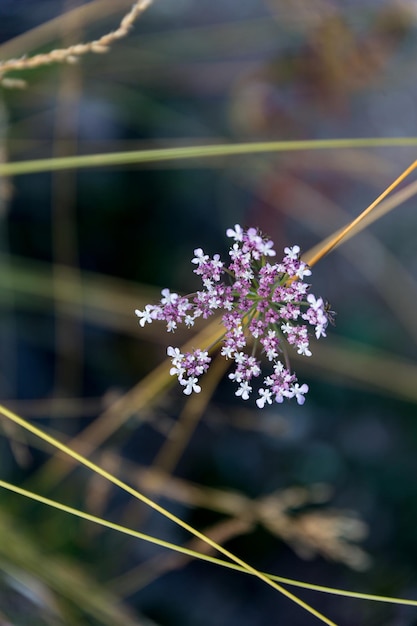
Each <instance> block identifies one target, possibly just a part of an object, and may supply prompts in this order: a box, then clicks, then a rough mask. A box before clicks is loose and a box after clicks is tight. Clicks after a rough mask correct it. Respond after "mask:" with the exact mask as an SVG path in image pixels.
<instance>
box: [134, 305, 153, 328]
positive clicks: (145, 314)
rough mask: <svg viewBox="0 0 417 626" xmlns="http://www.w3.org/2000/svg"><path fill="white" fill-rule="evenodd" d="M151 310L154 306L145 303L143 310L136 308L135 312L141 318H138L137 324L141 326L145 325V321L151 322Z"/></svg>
mask: <svg viewBox="0 0 417 626" xmlns="http://www.w3.org/2000/svg"><path fill="white" fill-rule="evenodd" d="M153 311H154V307H153V306H152V304H147V305H146V306H145V310H144V311H139V309H136V311H135V313H136V315H137V316H138V317H140V318H141V319H140V320H139V324H140V325H141V326H142V328H143V326H145V324H146V322H148V324H151V323H152V322H153V319H154V318H153V317H152V313H153Z"/></svg>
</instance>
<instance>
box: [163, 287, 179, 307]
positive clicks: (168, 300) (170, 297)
mask: <svg viewBox="0 0 417 626" xmlns="http://www.w3.org/2000/svg"><path fill="white" fill-rule="evenodd" d="M161 293H162V295H163V298H161V304H172V303H173V302H175V301H176V300H178V298H179V295H178V294H177V293H171V292H170V290H169V289H162V291H161Z"/></svg>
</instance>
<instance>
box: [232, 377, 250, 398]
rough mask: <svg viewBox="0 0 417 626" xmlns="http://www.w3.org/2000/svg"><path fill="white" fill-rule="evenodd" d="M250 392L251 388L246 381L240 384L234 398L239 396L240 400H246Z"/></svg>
mask: <svg viewBox="0 0 417 626" xmlns="http://www.w3.org/2000/svg"><path fill="white" fill-rule="evenodd" d="M251 391H252V387H251V386H250V385H249V383H248V381H247V380H244V381H243V382H241V383H240V386H239V389H238V390H237V391H236V394H235V395H236V396H241V398H242V400H248V398H249V394H250V392H251Z"/></svg>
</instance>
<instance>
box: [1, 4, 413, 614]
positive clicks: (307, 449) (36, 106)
mask: <svg viewBox="0 0 417 626" xmlns="http://www.w3.org/2000/svg"><path fill="white" fill-rule="evenodd" d="M130 5H131V0H129V1H128V2H125V1H124V0H123V1H122V0H119V2H117V3H113V2H108V1H105V0H95V1H91V2H89V3H84V4H83V3H80V2H75V1H70V0H66V1H62V2H57V1H56V0H54V1H51V0H38V1H37V2H36V3H33V2H29V1H24V0H21V1H20V2H18V3H17V2H12V1H7V0H3V1H2V2H1V3H0V40H1V46H0V58H1V59H3V60H5V59H8V58H12V57H20V56H22V55H24V54H27V55H33V54H36V53H39V52H47V51H49V50H52V49H53V48H60V47H66V46H68V45H71V44H73V43H77V42H83V41H90V40H92V39H95V38H98V37H100V36H101V35H102V34H104V33H106V32H108V31H111V30H114V29H115V28H116V27H117V25H118V24H119V22H120V19H121V18H122V16H123V14H124V13H126V12H127V11H128V10H129V9H130ZM416 20H417V17H416V6H415V3H414V2H412V1H410V2H402V3H399V2H394V1H389V0H378V1H376V0H375V1H373V2H371V1H368V0H361V1H357V0H349V1H344V2H342V1H341V0H337V1H336V0H333V1H329V2H324V1H322V0H291V1H290V2H288V1H287V0H241V1H240V2H238V3H237V2H233V1H231V0H212V1H211V2H210V3H206V2H201V1H198V0H176V1H175V2H167V1H166V0H155V1H154V3H153V4H152V5H151V6H150V7H149V9H148V10H147V11H146V12H145V13H144V14H143V15H142V17H141V18H140V19H139V20H138V21H137V23H136V24H135V26H134V28H133V29H132V31H131V33H130V35H129V36H128V37H127V38H125V39H122V40H120V41H119V42H117V44H115V45H114V46H113V47H112V49H111V51H110V52H109V53H108V54H104V55H99V54H92V55H88V56H85V57H83V58H82V59H81V60H80V62H79V63H77V64H72V65H66V64H65V65H51V66H48V67H42V68H39V69H36V70H31V71H25V72H21V73H19V74H17V73H13V74H11V75H10V76H11V77H16V78H24V79H25V80H26V82H27V85H26V88H25V89H3V90H2V92H1V99H0V141H1V144H0V159H1V160H2V161H10V162H13V161H20V160H31V159H43V158H53V157H64V156H71V155H78V154H80V155H82V154H92V153H110V152H118V151H126V150H142V149H143V150H145V149H152V148H161V147H177V146H182V145H196V146H198V145H209V144H223V143H224V144H228V143H231V142H254V141H280V140H301V139H338V138H355V137H381V138H384V137H388V138H389V137H413V136H416V135H417V112H416V107H415V102H416V96H417V80H416V78H417V67H416V63H415V58H416V53H417V22H416ZM414 159H415V149H413V148H411V147H408V148H406V147H397V148H395V147H390V148H382V147H380V148H368V149H338V148H335V149H332V150H303V151H283V152H279V153H268V154H253V155H251V154H248V155H244V156H234V157H230V156H220V157H216V158H212V159H201V158H200V159H199V158H196V159H191V160H183V161H160V162H155V163H152V164H142V165H129V166H110V167H96V168H89V169H72V170H63V171H59V172H53V173H39V174H30V175H22V176H15V177H12V178H8V179H7V178H2V179H0V208H1V213H0V215H1V231H0V246H1V261H2V262H1V265H0V281H1V282H0V285H1V288H0V304H1V309H0V311H1V331H0V332H1V343H0V346H1V349H0V355H1V366H2V367H1V376H0V392H1V395H2V402H3V404H4V405H5V406H7V407H9V408H11V409H12V410H14V411H16V412H17V413H18V414H20V415H22V416H23V417H25V418H27V419H29V420H30V421H33V423H35V424H36V425H39V426H40V427H41V428H43V429H44V430H46V431H47V432H49V433H51V434H53V435H55V436H57V437H58V438H59V439H60V440H62V441H65V442H67V443H68V444H69V445H75V444H74V442H73V438H74V437H77V436H78V439H77V440H76V441H78V442H79V441H80V437H81V440H82V441H85V440H87V441H88V443H89V447H88V449H86V454H87V455H88V456H89V458H91V459H92V460H94V461H95V462H97V463H98V464H100V465H102V466H104V467H105V468H106V469H107V470H108V471H111V472H113V473H115V474H116V475H117V476H119V477H121V478H122V479H123V480H126V481H127V482H129V483H132V484H134V485H136V486H137V487H138V488H139V489H141V490H144V491H145V492H146V493H147V494H148V495H150V496H151V497H152V498H154V499H156V500H157V501H158V502H160V503H161V504H163V505H164V506H166V507H167V508H168V509H169V510H171V511H173V512H174V513H176V514H177V515H179V516H180V517H181V518H183V519H185V520H187V521H188V522H189V523H191V524H193V525H194V526H195V527H196V528H199V529H201V530H203V531H204V532H212V533H213V537H216V538H217V540H218V541H220V542H221V543H224V544H225V545H226V546H227V547H228V548H229V549H231V550H232V551H234V552H235V553H236V554H238V555H239V556H241V557H242V558H244V559H246V560H247V561H248V562H250V563H251V564H253V565H254V566H256V567H258V568H259V569H262V570H266V571H269V572H273V573H276V574H279V575H282V576H286V577H292V578H297V579H300V580H305V581H308V582H312V583H316V584H322V585H330V586H340V587H343V588H347V589H352V590H356V591H362V592H368V593H377V594H387V595H398V596H402V597H408V598H416V599H417V575H416V560H417V533H416V526H417V455H416V450H417V420H416V402H417V368H416V343H417V317H416V314H415V310H416V305H417V285H416V281H417V256H416V251H417V247H416V235H415V233H416V232H417V213H416V210H415V209H416V202H415V200H414V198H412V199H411V200H409V201H408V202H406V203H405V204H403V205H402V206H401V207H399V208H398V209H397V210H396V211H394V212H392V213H389V214H388V215H386V216H385V217H384V218H382V219H381V220H380V221H378V222H376V223H375V224H373V225H372V226H371V227H369V228H368V229H367V230H366V231H365V232H363V233H362V234H360V235H358V236H357V237H355V238H353V239H352V240H350V241H349V242H348V243H346V244H345V245H343V246H342V247H340V248H339V249H338V250H336V251H335V252H333V253H332V254H331V255H329V256H328V257H326V258H324V259H323V260H322V261H321V262H320V263H319V264H317V266H316V267H314V271H313V276H312V284H313V291H314V293H316V294H320V295H322V296H323V297H325V298H327V299H328V300H329V301H330V302H331V305H332V308H333V309H334V310H336V311H337V324H336V328H331V329H330V331H329V333H328V338H327V339H326V340H325V341H323V342H322V345H317V346H316V345H314V349H313V357H311V358H310V359H305V360H304V361H300V360H296V359H295V358H294V360H293V365H294V368H295V369H296V371H297V373H298V375H299V378H300V379H301V380H302V381H305V382H307V383H308V384H309V386H310V392H309V395H308V398H307V401H306V403H305V405H304V406H303V407H299V406H298V405H296V404H294V403H288V404H286V405H279V406H278V405H277V406H273V407H270V408H269V409H265V410H263V411H259V410H257V409H256V407H255V405H254V403H250V402H248V403H244V404H242V401H240V400H239V399H237V398H235V396H234V387H233V385H232V384H231V383H230V381H228V380H227V376H223V377H222V376H221V374H219V379H221V380H220V381H219V382H217V381H216V380H212V381H211V382H210V383H208V384H211V385H212V386H213V392H212V394H208V396H207V398H206V403H205V404H204V403H202V404H201V405H199V404H198V403H197V404H195V403H194V404H193V403H192V402H191V403H189V404H187V399H186V398H185V396H184V395H183V394H182V393H181V389H180V388H179V387H178V386H172V388H169V389H162V388H161V390H160V391H159V392H152V393H151V392H149V396H150V399H149V398H147V396H146V394H147V392H148V391H149V389H150V386H151V384H153V383H152V379H151V380H150V379H148V378H145V377H147V376H148V375H149V374H150V373H151V372H152V371H153V370H154V368H156V367H157V366H158V365H159V364H160V363H161V362H162V361H163V360H164V359H165V354H166V346H167V345H168V344H170V343H172V342H173V341H174V345H181V344H182V343H183V342H185V341H187V340H189V339H190V338H191V337H190V336H189V333H187V332H185V331H183V330H181V331H179V332H178V334H177V336H174V337H172V336H167V335H166V333H165V329H164V326H163V325H161V326H157V325H155V324H153V325H152V326H147V327H146V329H141V328H139V326H138V324H137V318H136V317H135V315H134V309H135V308H143V307H144V305H145V304H146V303H147V302H154V301H156V300H158V299H159V293H160V289H162V288H163V287H169V288H170V289H172V290H174V291H178V292H181V293H188V292H191V291H193V290H194V289H195V288H196V285H197V282H196V279H195V276H193V274H192V266H191V264H190V260H191V258H192V256H193V250H194V248H196V247H200V246H201V247H202V248H203V249H204V250H205V251H206V252H207V253H210V254H214V253H216V252H219V253H222V255H223V256H225V255H226V254H227V246H228V242H227V241H226V238H225V230H226V228H227V227H229V226H233V225H234V224H236V223H239V224H242V225H244V226H256V227H259V228H261V229H262V230H263V231H264V232H265V233H267V234H268V235H269V236H270V237H271V238H272V239H273V240H274V241H275V244H276V249H277V250H278V251H279V250H281V249H282V248H283V247H284V246H286V245H293V244H296V243H297V244H298V245H300V246H301V248H302V249H303V250H308V249H309V248H310V247H311V246H313V245H315V244H316V243H318V242H319V241H320V240H321V239H323V238H324V237H326V236H327V235H329V234H331V233H332V232H333V231H334V230H336V229H337V228H339V227H341V226H343V225H344V224H346V223H347V222H348V221H349V220H350V219H352V218H353V217H355V216H356V215H358V214H359V213H360V212H361V211H362V210H363V209H364V208H365V207H366V206H367V205H368V204H369V203H370V202H371V201H372V200H373V199H374V198H375V197H376V196H377V195H378V194H379V193H380V192H381V191H383V189H384V188H385V187H386V186H388V184H390V183H391V182H392V181H393V180H394V179H395V178H396V177H397V176H398V175H399V174H400V172H401V171H402V170H403V169H404V168H405V167H407V166H408V165H409V163H411V162H412V161H413V160H414ZM166 371H168V366H166ZM162 376H163V374H162ZM141 381H144V382H141ZM161 385H162V383H161ZM202 385H203V387H204V380H203V381H202ZM209 396H210V397H209ZM178 424H179V425H180V426H178ZM1 425H2V435H3V436H2V438H1V440H0V446H1V478H2V479H3V480H6V481H10V482H13V483H15V484H18V485H22V486H24V487H25V488H27V489H31V490H33V491H34V492H37V493H42V494H44V495H46V496H48V497H50V498H53V499H56V500H59V501H62V502H65V503H67V504H69V505H71V506H74V507H78V508H80V509H83V510H87V511H89V512H91V513H93V514H95V515H98V516H102V517H105V518H106V519H111V520H113V521H116V522H118V523H120V524H122V525H125V526H129V527H131V528H135V529H137V530H141V531H142V532H145V533H149V534H151V535H155V536H158V537H161V538H164V539H166V540H168V541H172V542H175V543H180V544H186V543H187V542H188V541H189V537H188V536H187V535H186V533H185V532H184V531H182V530H179V529H178V528H175V527H174V526H173V524H172V523H171V522H168V521H166V520H164V519H163V518H161V516H159V515H157V514H156V513H154V512H150V511H149V510H147V509H146V508H145V507H144V506H142V505H140V504H139V503H137V502H132V499H131V498H130V497H128V496H127V495H126V494H123V493H120V492H119V491H117V490H116V488H114V487H112V486H109V485H107V484H106V483H105V482H104V481H103V480H102V479H98V478H97V477H95V476H94V475H92V474H91V472H88V471H87V470H86V469H84V468H74V467H70V466H69V465H66V464H65V462H64V461H63V460H62V459H61V460H57V459H55V460H51V457H52V456H53V451H52V450H51V449H50V448H49V447H47V446H46V445H44V444H42V443H41V442H39V441H38V440H36V439H35V437H33V436H30V435H28V434H27V433H25V432H23V431H22V430H21V429H19V428H17V427H15V426H13V425H12V424H11V423H9V422H8V421H7V420H6V419H2V422H1ZM236 494H238V495H239V497H237V495H236ZM0 496H1V499H0V526H1V536H2V541H1V542H0V544H1V545H0V569H1V578H0V623H1V624H5V625H6V624H14V625H18V626H20V625H22V626H23V625H25V626H34V625H38V624H39V625H43V624H47V625H51V626H61V625H67V624H80V625H81V624H82V625H84V624H86V625H87V624H92V625H100V624H143V625H145V626H146V625H148V624H157V625H160V626H176V625H181V626H214V625H215V626H235V625H236V626H237V625H239V626H269V625H270V624H277V625H278V624H279V625H285V626H304V625H306V624H310V623H314V618H313V617H312V616H309V615H308V614H306V613H305V612H304V611H303V610H302V609H301V608H299V607H297V606H295V605H294V604H292V603H291V602H290V601H289V600H287V599H285V598H283V597H281V596H280V595H279V594H278V593H277V592H275V591H273V590H272V589H270V588H268V587H266V586H265V585H263V584H262V583H261V582H260V581H257V580H252V579H251V578H250V577H248V576H244V575H241V574H238V573H234V572H228V571H226V570H223V569H220V568H219V567H216V566H214V565H209V564H204V563H198V562H192V563H186V562H184V561H183V560H182V559H181V558H179V557H173V556H172V555H171V554H170V553H168V552H167V551H163V550H162V549H160V548H157V547H155V546H151V545H149V544H146V543H144V542H140V541H138V540H135V539H132V538H129V537H126V536H123V535H119V534H117V533H116V532H114V531H109V530H104V529H102V528H99V527H97V526H94V525H92V524H91V523H87V522H82V521H80V520H78V519H76V518H73V517H71V516H69V515H65V514H64V513H58V512H56V511H53V510H51V509H49V508H46V507H45V506H42V505H40V504H35V503H33V502H30V501H26V500H24V499H23V498H20V497H19V496H17V495H13V494H9V493H8V492H6V491H2V492H1V493H0ZM359 520H362V521H363V524H364V525H366V527H367V528H368V535H367V536H366V537H365V536H363V537H362V535H365V533H364V532H363V531H364V528H365V527H364V526H362V525H361V524H362V522H359ZM345 539H346V540H347V543H344V540H345ZM349 539H351V540H352V541H351V542H350V541H349ZM356 539H357V540H358V542H359V544H358V545H359V546H361V548H362V549H363V550H364V551H366V553H367V554H368V555H369V560H367V559H366V558H365V554H364V553H362V552H358V551H357V548H356V547H355V546H356V542H355V540H356ZM199 549H201V546H200V547H199ZM332 557H333V558H332ZM365 566H367V567H365ZM296 593H297V595H299V596H300V597H302V598H303V599H305V600H306V601H307V602H310V603H311V604H312V605H313V606H314V607H315V608H317V609H318V610H320V611H322V612H323V613H324V614H325V615H326V616H328V617H329V618H330V619H332V620H334V621H335V622H336V623H337V624H339V625H340V626H348V625H351V624H355V625H357V626H383V625H386V626H388V625H389V626H412V625H416V624H417V609H415V608H410V607H408V608H407V607H401V606H390V605H383V604H376V603H371V602H365V601H359V600H354V599H349V598H339V597H333V596H331V595H327V594H317V593H313V592H304V591H302V590H296ZM317 623H318V621H317Z"/></svg>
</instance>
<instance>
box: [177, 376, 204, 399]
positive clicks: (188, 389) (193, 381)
mask: <svg viewBox="0 0 417 626" xmlns="http://www.w3.org/2000/svg"><path fill="white" fill-rule="evenodd" d="M197 382H198V378H195V377H194V376H191V377H190V378H189V379H188V380H186V379H183V380H180V383H181V385H184V387H185V389H184V393H185V395H186V396H189V395H190V394H191V393H192V392H193V391H194V393H200V391H201V387H200V385H197Z"/></svg>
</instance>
